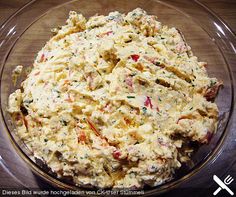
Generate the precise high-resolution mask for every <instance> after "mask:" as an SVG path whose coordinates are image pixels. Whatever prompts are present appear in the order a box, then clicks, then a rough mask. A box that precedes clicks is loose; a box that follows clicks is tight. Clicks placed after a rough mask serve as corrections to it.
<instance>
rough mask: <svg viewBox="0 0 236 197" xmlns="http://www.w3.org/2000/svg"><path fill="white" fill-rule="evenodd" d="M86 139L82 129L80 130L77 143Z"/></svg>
mask: <svg viewBox="0 0 236 197" xmlns="http://www.w3.org/2000/svg"><path fill="white" fill-rule="evenodd" d="M85 141H86V135H85V133H84V131H80V133H79V136H78V143H79V142H85Z"/></svg>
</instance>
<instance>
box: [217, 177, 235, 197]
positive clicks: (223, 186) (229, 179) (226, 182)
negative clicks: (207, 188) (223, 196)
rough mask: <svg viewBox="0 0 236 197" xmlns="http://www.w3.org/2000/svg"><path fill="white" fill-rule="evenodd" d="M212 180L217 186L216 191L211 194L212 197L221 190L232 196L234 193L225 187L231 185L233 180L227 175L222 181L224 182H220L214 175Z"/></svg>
mask: <svg viewBox="0 0 236 197" xmlns="http://www.w3.org/2000/svg"><path fill="white" fill-rule="evenodd" d="M213 180H214V181H215V182H216V183H217V184H218V185H219V187H218V189H217V190H216V191H215V192H214V193H213V195H214V196H215V195H217V194H218V193H219V192H220V191H221V190H222V189H225V190H226V191H227V192H229V193H230V195H231V196H233V195H234V192H232V190H231V189H229V187H227V186H226V185H229V184H230V183H232V182H233V180H234V179H233V178H232V177H231V176H230V175H228V176H227V177H226V178H225V179H224V182H223V181H221V180H220V179H219V177H218V176H216V175H214V176H213Z"/></svg>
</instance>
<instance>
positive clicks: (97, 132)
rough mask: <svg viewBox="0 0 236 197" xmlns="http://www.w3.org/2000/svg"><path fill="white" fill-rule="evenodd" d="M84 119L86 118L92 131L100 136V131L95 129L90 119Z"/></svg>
mask: <svg viewBox="0 0 236 197" xmlns="http://www.w3.org/2000/svg"><path fill="white" fill-rule="evenodd" d="M86 120H87V123H88V124H89V126H90V128H91V129H92V130H93V131H94V133H95V134H96V135H98V136H101V134H100V132H99V131H98V130H97V129H96V127H95V126H94V125H93V123H92V122H91V120H89V119H88V118H87V119H86Z"/></svg>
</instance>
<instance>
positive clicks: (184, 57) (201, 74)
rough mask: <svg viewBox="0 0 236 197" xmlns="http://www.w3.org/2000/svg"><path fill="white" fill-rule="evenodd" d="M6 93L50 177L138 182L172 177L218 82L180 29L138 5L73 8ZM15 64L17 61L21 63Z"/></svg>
mask: <svg viewBox="0 0 236 197" xmlns="http://www.w3.org/2000/svg"><path fill="white" fill-rule="evenodd" d="M53 32H54V36H53V37H52V38H51V39H50V40H49V41H48V42H47V43H46V45H45V46H44V47H43V48H42V50H41V51H39V53H38V55H37V58H36V60H35V62H34V64H33V68H32V71H31V72H30V74H29V75H28V76H27V78H26V79H25V81H23V83H22V88H21V89H17V90H16V91H15V92H13V93H12V94H11V95H10V97H9V108H8V111H9V113H10V114H11V115H12V117H13V119H14V120H15V122H16V125H17V133H18V135H19V137H20V138H21V139H22V140H23V141H24V143H25V144H26V145H27V146H28V148H29V149H30V150H31V151H32V152H33V154H34V157H35V158H38V159H40V160H42V161H43V162H44V163H45V164H47V166H48V167H49V168H50V169H51V170H52V172H54V173H56V175H57V177H58V178H63V177H67V178H68V177H69V178H70V179H71V180H72V181H73V182H74V183H75V184H76V185H78V186H93V187H97V188H142V187H143V186H145V185H149V186H157V185H160V184H162V183H164V182H166V181H168V180H171V179H172V177H173V175H174V173H175V171H176V170H177V169H178V168H180V167H181V164H182V163H184V162H186V161H188V160H189V158H190V156H191V153H192V152H193V148H192V147H191V146H190V142H197V143H199V144H204V143H208V142H209V141H210V139H211V137H212V135H213V134H214V132H215V130H216V127H217V119H218V108H217V106H216V104H215V103H214V102H212V101H213V99H214V98H215V96H216V94H217V91H218V88H219V86H220V85H221V82H220V81H218V80H217V79H216V78H210V77H209V76H208V75H207V72H206V68H205V66H206V65H207V63H206V62H200V61H198V58H197V57H196V56H194V55H193V53H192V52H191V48H190V47H189V46H188V45H187V44H186V42H185V40H184V37H183V35H182V34H181V32H180V31H179V30H178V29H176V28H174V27H172V28H169V27H167V26H165V25H162V24H161V23H160V22H159V21H158V20H157V17H156V16H153V15H148V14H147V13H146V12H145V11H144V10H142V9H140V8H137V9H135V10H133V11H131V12H129V13H128V14H122V13H119V12H118V11H114V12H111V13H109V15H107V16H103V15H95V16H92V17H90V18H89V19H86V18H85V17H84V16H83V15H82V14H80V13H76V12H74V11H71V12H70V13H69V18H68V20H67V21H66V25H64V26H62V27H60V28H56V29H53ZM21 69H22V68H21Z"/></svg>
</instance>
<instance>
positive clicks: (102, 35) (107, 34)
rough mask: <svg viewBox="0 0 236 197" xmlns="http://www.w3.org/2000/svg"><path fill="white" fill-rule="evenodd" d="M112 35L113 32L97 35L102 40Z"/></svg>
mask: <svg viewBox="0 0 236 197" xmlns="http://www.w3.org/2000/svg"><path fill="white" fill-rule="evenodd" d="M112 33H113V31H108V32H104V33H101V34H99V35H97V37H99V38H102V37H104V36H109V35H110V34H112Z"/></svg>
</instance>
